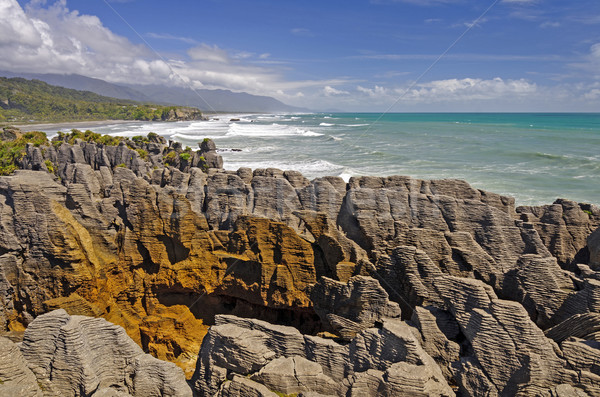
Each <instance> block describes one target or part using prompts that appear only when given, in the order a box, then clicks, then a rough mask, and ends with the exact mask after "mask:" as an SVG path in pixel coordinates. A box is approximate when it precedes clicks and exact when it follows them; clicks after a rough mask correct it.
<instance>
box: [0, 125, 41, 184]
mask: <svg viewBox="0 0 600 397" xmlns="http://www.w3.org/2000/svg"><path fill="white" fill-rule="evenodd" d="M28 143H32V144H33V145H34V146H41V145H47V144H48V138H47V137H46V134H45V133H44V132H40V131H32V132H27V133H25V134H23V135H17V136H16V137H15V139H14V140H11V141H1V142H0V175H9V174H12V173H13V172H14V171H15V170H16V169H18V168H19V161H20V160H21V159H22V158H23V157H24V156H25V148H26V147H27V144H28Z"/></svg>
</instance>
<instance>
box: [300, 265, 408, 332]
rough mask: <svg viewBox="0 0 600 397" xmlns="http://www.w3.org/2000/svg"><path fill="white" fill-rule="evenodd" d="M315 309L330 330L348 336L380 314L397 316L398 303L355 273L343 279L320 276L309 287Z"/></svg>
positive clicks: (378, 318) (377, 320) (373, 282)
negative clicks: (317, 280)
mask: <svg viewBox="0 0 600 397" xmlns="http://www.w3.org/2000/svg"><path fill="white" fill-rule="evenodd" d="M310 298H311V301H312V303H313V307H314V309H315V312H316V313H317V314H318V315H319V317H320V318H321V320H322V321H323V323H324V324H328V325H329V327H330V329H329V330H331V331H333V332H335V333H336V334H339V335H340V336H341V337H342V338H344V339H347V340H351V339H353V338H354V337H355V336H356V334H357V333H358V332H360V331H362V330H364V329H367V328H371V327H373V326H374V325H375V324H376V323H380V322H381V321H382V320H383V319H384V318H399V317H400V307H399V306H398V304H397V303H395V302H390V301H389V296H388V294H387V292H386V291H385V290H384V289H383V288H382V287H381V285H380V284H379V282H378V281H377V280H375V279H373V278H371V277H365V276H355V277H352V278H351V279H350V280H348V282H347V283H343V282H340V281H335V280H332V279H329V278H327V277H321V279H320V280H319V282H318V283H317V284H315V286H314V287H313V288H312V293H311V296H310Z"/></svg>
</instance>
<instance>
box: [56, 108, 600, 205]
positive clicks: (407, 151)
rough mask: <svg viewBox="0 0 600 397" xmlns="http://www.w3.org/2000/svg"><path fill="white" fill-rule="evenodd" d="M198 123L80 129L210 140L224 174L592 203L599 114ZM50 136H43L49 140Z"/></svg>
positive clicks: (598, 166)
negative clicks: (259, 171) (458, 183)
mask: <svg viewBox="0 0 600 397" xmlns="http://www.w3.org/2000/svg"><path fill="white" fill-rule="evenodd" d="M208 116H209V117H210V118H211V120H209V121H193V122H175V123H164V122H163V123H161V122H132V123H123V124H114V123H113V124H111V123H110V122H107V124H106V125H101V126H94V127H91V128H90V129H92V130H93V131H95V132H99V133H103V134H113V135H123V136H135V135H146V134H147V133H149V132H151V131H152V132H156V133H158V134H161V135H164V136H165V137H167V138H168V139H172V140H175V141H179V142H182V143H183V144H184V145H188V146H192V147H194V148H196V147H197V143H198V142H199V141H201V140H202V139H204V138H207V137H208V138H212V139H213V140H214V141H215V143H216V144H217V147H218V148H219V149H220V152H221V153H220V154H221V155H222V156H223V159H224V162H225V168H226V169H232V170H235V169H238V168H239V167H250V168H253V169H254V168H267V167H275V168H280V169H283V170H297V171H301V172H302V173H303V174H304V175H305V176H306V177H308V178H311V179H312V178H315V177H320V176H325V175H336V176H341V177H343V178H344V179H346V180H347V179H348V178H349V177H350V176H355V175H379V176H387V175H407V176H411V177H414V178H421V179H441V178H454V179H463V180H466V181H467V182H469V183H470V184H471V185H472V186H474V187H476V188H479V189H484V190H488V191H492V192H495V193H500V194H504V195H508V196H513V197H515V199H516V202H517V205H540V204H550V203H552V202H553V201H554V200H555V199H557V198H567V199H571V200H575V201H579V202H587V203H593V204H600V113H599V114H562V113H561V114H557V113H516V114H508V113H507V114H498V113H490V114H486V113H437V114H432V113H412V114H407V113H393V114H385V115H381V114H376V113H319V114H243V115H215V116H212V115H208ZM232 119H239V120H236V121H232ZM60 129H61V128H60V126H58V127H53V128H49V129H46V130H45V131H46V132H48V133H49V135H50V136H51V135H52V133H55V132H56V131H57V130H60ZM81 129H85V128H81ZM62 130H63V131H68V128H67V129H62Z"/></svg>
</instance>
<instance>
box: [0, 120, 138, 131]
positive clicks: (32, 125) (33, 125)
mask: <svg viewBox="0 0 600 397" xmlns="http://www.w3.org/2000/svg"><path fill="white" fill-rule="evenodd" d="M128 123H147V121H140V120H91V121H65V122H53V123H29V124H7V125H5V126H3V128H4V127H16V128H19V129H21V130H24V129H27V128H43V129H51V128H55V127H65V128H77V127H85V126H91V127H96V126H100V125H106V124H128ZM30 131H33V130H30Z"/></svg>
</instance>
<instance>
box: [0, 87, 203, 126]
mask: <svg viewBox="0 0 600 397" xmlns="http://www.w3.org/2000/svg"><path fill="white" fill-rule="evenodd" d="M200 118H202V114H201V113H200V111H199V110H198V109H195V108H182V107H177V106H160V105H155V104H148V103H141V102H135V101H130V100H125V99H116V98H109V97H104V96H101V95H98V94H94V93H93V92H89V91H77V90H71V89H68V88H63V87H57V86H53V85H49V84H47V83H44V82H42V81H39V80H26V79H23V78H5V77H0V123H23V122H25V123H27V122H41V121H49V122H56V121H79V120H108V119H110V120H184V119H185V120H190V119H200Z"/></svg>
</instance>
